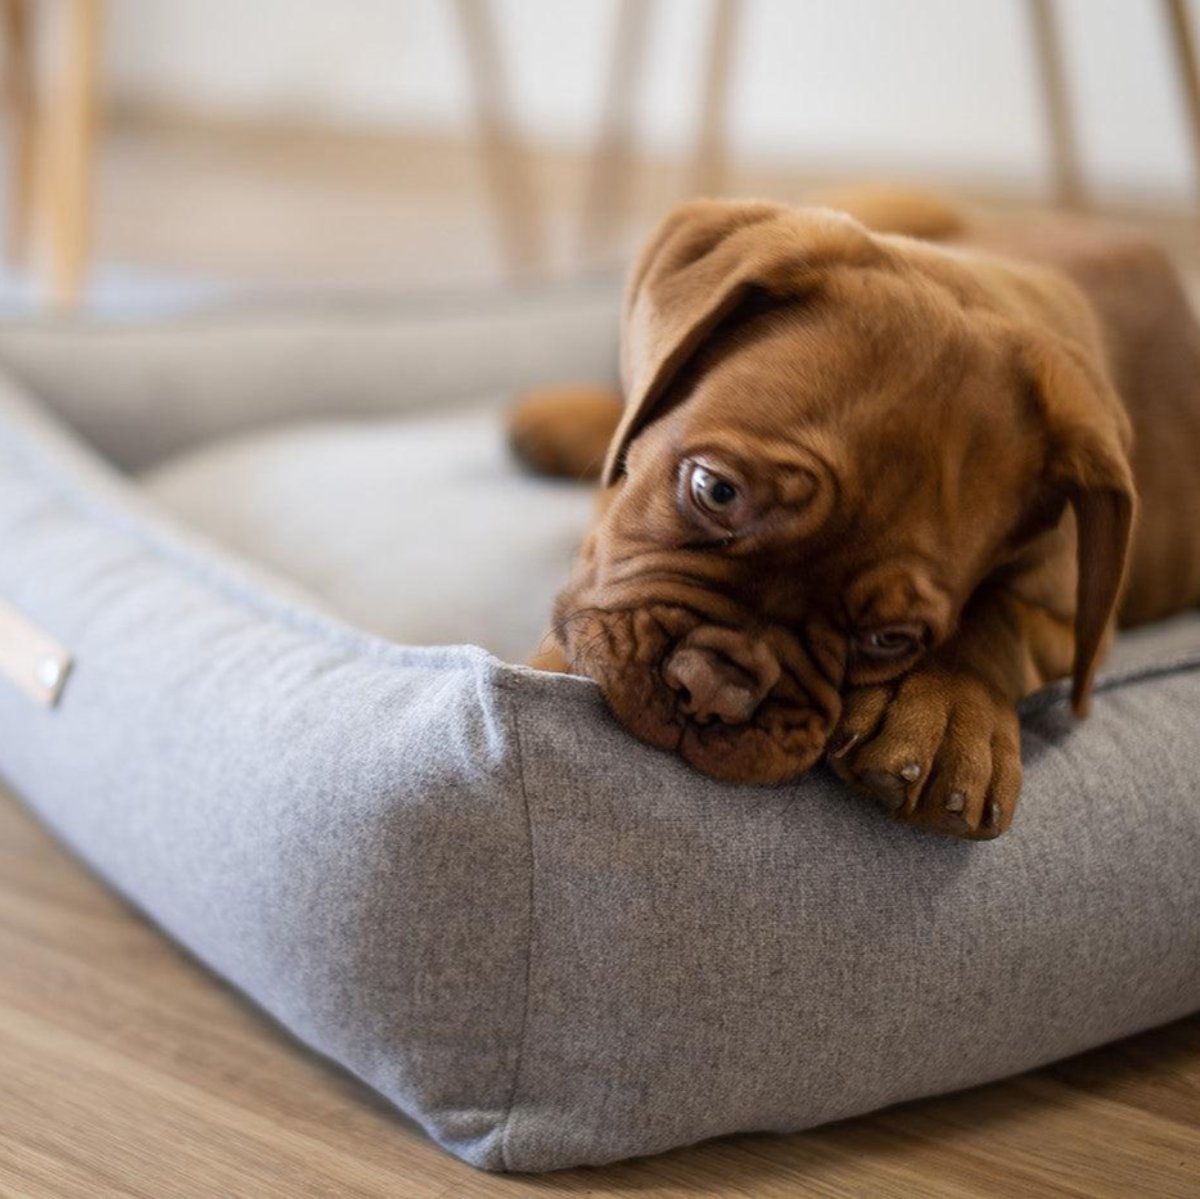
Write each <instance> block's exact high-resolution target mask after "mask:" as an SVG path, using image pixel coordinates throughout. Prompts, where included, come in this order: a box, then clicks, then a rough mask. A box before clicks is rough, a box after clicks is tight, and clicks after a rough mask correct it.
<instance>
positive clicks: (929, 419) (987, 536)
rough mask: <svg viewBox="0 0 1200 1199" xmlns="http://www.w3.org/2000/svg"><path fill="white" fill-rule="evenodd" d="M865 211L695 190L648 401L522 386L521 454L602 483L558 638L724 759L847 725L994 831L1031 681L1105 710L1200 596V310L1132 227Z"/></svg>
mask: <svg viewBox="0 0 1200 1199" xmlns="http://www.w3.org/2000/svg"><path fill="white" fill-rule="evenodd" d="M858 208H859V212H860V215H861V216H862V217H863V220H862V221H860V220H856V219H854V217H852V216H850V215H847V214H845V213H842V212H838V211H834V210H831V209H792V208H785V207H782V206H779V205H774V204H766V203H724V202H716V201H697V202H693V203H689V204H685V205H683V206H682V207H680V208H678V209H676V210H675V211H674V212H672V213H671V214H670V215H669V216H668V217H667V219H666V220H665V221H664V222H663V224H662V225H661V226H660V228H659V229H658V231H657V232H656V233H655V234H654V236H653V238H652V239H651V241H650V243H649V244H648V245H647V247H646V248H645V250H644V251H643V253H642V255H641V257H640V259H639V261H638V263H637V264H636V267H635V269H634V272H633V275H632V278H631V281H630V285H629V290H628V296H627V302H626V307H625V312H624V325H623V330H622V336H623V344H622V374H623V382H624V391H625V396H624V401H623V402H622V401H621V400H619V399H617V398H616V397H605V396H603V395H595V394H592V395H579V394H565V393H564V394H562V395H556V394H550V395H546V394H543V395H541V396H537V397H531V398H530V399H529V400H528V401H526V402H525V403H524V404H523V405H522V406H520V407H519V408H518V410H517V411H516V413H515V415H514V420H513V426H512V436H513V442H514V445H515V446H516V447H517V450H518V452H519V453H520V454H521V455H522V456H523V457H524V458H525V459H526V461H528V462H529V463H530V464H531V465H532V466H533V467H534V468H535V469H546V470H552V471H557V472H559V473H584V472H586V471H587V470H588V468H589V465H590V466H591V468H592V471H591V473H593V474H595V475H598V476H599V477H600V480H601V482H602V484H603V490H602V493H601V501H600V505H599V511H598V515H597V519H596V522H595V524H594V526H593V528H592V529H591V531H590V533H589V534H588V536H587V539H586V540H585V542H584V544H583V546H582V548H581V550H580V553H579V557H578V560H577V562H576V565H575V567H574V570H573V572H572V574H571V577H570V580H569V581H568V583H567V585H566V586H565V587H564V589H563V591H562V593H561V594H560V596H559V598H558V601H557V603H556V605H555V610H554V614H553V621H552V634H551V644H552V647H553V648H552V649H551V650H550V651H549V652H548V653H544V654H543V655H542V656H541V657H540V658H539V659H538V664H540V665H542V666H547V667H552V668H558V669H566V670H572V671H575V672H578V673H580V674H586V675H589V676H591V677H592V678H594V679H595V680H596V682H597V683H598V684H599V686H600V688H601V690H602V691H603V693H604V696H605V698H606V700H607V701H608V703H609V705H610V706H611V708H612V710H613V712H614V713H615V715H616V716H617V718H618V719H619V720H620V721H621V722H622V723H623V724H624V725H625V726H626V727H627V728H628V729H629V731H630V732H632V733H633V734H634V735H635V736H637V737H639V738H641V739H642V740H643V741H646V742H648V743H649V744H651V745H655V746H658V747H661V748H662V749H665V750H671V751H674V752H677V753H679V754H680V755H681V756H682V757H683V758H684V759H686V761H688V762H689V763H691V764H692V765H693V766H695V767H696V768H698V769H700V770H702V771H704V772H705V773H707V774H710V775H713V776H714V777H716V778H720V779H727V780H730V781H732V782H740V783H778V782H783V781H786V780H789V779H794V778H796V777H797V776H799V775H801V774H803V773H804V772H805V771H806V770H808V769H809V768H810V767H812V766H813V765H814V764H815V763H817V762H818V761H819V760H820V759H821V758H822V757H823V756H824V757H826V758H828V760H829V761H830V762H831V764H832V765H833V767H834V769H835V770H837V772H838V773H839V774H840V775H841V776H842V777H843V778H845V779H846V780H848V781H849V782H851V783H853V784H855V785H856V786H858V787H860V788H863V789H865V790H867V791H869V792H870V793H871V794H872V795H874V796H875V797H877V798H878V799H879V800H880V801H881V802H882V803H883V804H884V805H885V807H886V808H888V809H889V810H890V811H891V812H892V813H893V814H894V815H895V816H897V817H898V818H900V819H903V820H906V821H910V822H912V823H915V824H920V825H923V826H926V827H929V828H932V829H937V830H940V831H943V832H948V833H953V834H958V835H961V836H967V837H994V836H996V835H997V834H998V833H1001V832H1003V831H1004V830H1005V829H1006V828H1007V827H1008V826H1009V824H1010V822H1011V821H1012V818H1013V812H1014V809H1015V807H1016V803H1017V797H1018V794H1019V792H1020V788H1021V760H1020V742H1019V730H1018V723H1017V714H1016V704H1017V702H1018V701H1019V700H1020V699H1021V698H1022V697H1023V696H1025V695H1028V694H1029V693H1030V692H1032V691H1034V690H1036V689H1037V688H1039V687H1042V686H1044V685H1045V684H1046V683H1048V682H1050V681H1052V680H1054V679H1057V678H1060V677H1062V676H1065V675H1070V676H1071V678H1072V680H1073V698H1074V705H1075V708H1076V710H1077V711H1078V712H1079V713H1080V714H1083V713H1084V711H1085V710H1086V707H1087V704H1088V700H1089V695H1090V691H1091V687H1092V679H1093V675H1094V672H1095V669H1096V665H1097V662H1098V661H1099V659H1100V657H1101V656H1102V655H1103V653H1104V651H1105V648H1106V645H1107V643H1108V641H1109V640H1110V638H1111V635H1112V631H1113V627H1114V625H1115V623H1116V621H1117V619H1118V618H1119V619H1120V620H1121V621H1122V622H1123V623H1139V622H1144V621H1148V620H1154V619H1157V618H1159V617H1162V616H1165V615H1167V614H1168V613H1170V612H1172V611H1176V610H1179V609H1182V608H1185V607H1188V606H1191V605H1195V604H1196V603H1197V602H1200V328H1198V327H1197V324H1196V322H1195V321H1194V319H1193V317H1192V314H1191V312H1190V310H1189V308H1188V305H1187V302H1186V300H1185V298H1184V296H1183V294H1182V291H1181V289H1180V287H1179V285H1178V283H1177V281H1176V279H1175V277H1174V275H1173V274H1172V272H1171V270H1170V268H1169V266H1168V265H1167V263H1166V261H1165V259H1164V258H1163V256H1162V255H1161V254H1160V253H1159V252H1158V251H1157V250H1156V249H1155V248H1154V247H1152V246H1150V245H1147V244H1145V243H1143V242H1141V241H1140V240H1138V239H1136V238H1134V237H1132V236H1129V235H1126V234H1122V233H1119V232H1116V231H1114V230H1112V229H1111V228H1108V227H1102V226H1098V225H1095V224H1090V223H1084V222H1081V221H1078V220H1068V219H1064V218H1045V219H1027V220H1025V221H1022V222H1020V223H1017V222H1013V221H1008V222H1005V223H1003V224H1001V223H983V222H978V223H974V224H972V223H969V222H966V221H964V220H960V219H959V218H958V217H957V216H955V215H954V214H953V213H952V212H950V211H949V210H948V209H946V208H945V207H944V206H942V205H940V204H937V203H935V202H932V201H928V202H919V201H917V200H915V199H914V198H913V197H905V198H902V199H900V198H897V199H896V200H895V202H889V199H888V197H886V196H881V195H873V196H866V197H863V198H862V199H861V201H860V203H859V205H858ZM864 222H865V223H864ZM868 225H869V226H870V227H868ZM907 231H911V232H914V233H920V234H922V235H923V236H924V237H926V238H927V239H928V240H917V239H915V238H913V237H910V236H907V235H906V232H907Z"/></svg>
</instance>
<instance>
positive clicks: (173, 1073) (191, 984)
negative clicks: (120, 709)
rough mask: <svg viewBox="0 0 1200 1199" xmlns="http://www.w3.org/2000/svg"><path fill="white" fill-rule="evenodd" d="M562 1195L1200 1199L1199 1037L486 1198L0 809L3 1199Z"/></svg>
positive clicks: (485, 1181)
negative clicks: (832, 1122) (824, 1125)
mask: <svg viewBox="0 0 1200 1199" xmlns="http://www.w3.org/2000/svg"><path fill="white" fill-rule="evenodd" d="M1014 1035H1019V1030H1014ZM558 1194H563V1195H589V1196H592V1197H593V1199H603V1197H608V1196H612V1197H616V1196H629V1195H632V1194H636V1195H638V1196H647V1197H652V1196H663V1197H666V1196H678V1197H680V1199H684V1197H686V1199H698V1197H708V1196H713V1197H718V1196H754V1197H757V1199H772V1197H775V1196H808V1195H823V1196H843V1195H845V1196H851V1195H854V1196H872V1197H875V1196H922V1197H932V1196H971V1195H987V1196H1003V1197H1005V1199H1012V1197H1013V1196H1041V1195H1044V1196H1060V1195H1075V1196H1088V1197H1090V1199H1095V1197H1100V1196H1113V1197H1114V1199H1116V1197H1119V1199H1132V1197H1135V1196H1136V1197H1137V1199H1146V1197H1150V1196H1179V1197H1181V1199H1183V1197H1185V1196H1187V1197H1192V1199H1194V1197H1195V1196H1197V1195H1200V1016H1197V1017H1193V1018H1191V1019H1188V1020H1184V1021H1181V1022H1179V1023H1177V1024H1174V1025H1171V1026H1169V1027H1167V1028H1163V1029H1159V1030H1157V1031H1155V1032H1151V1033H1146V1034H1144V1035H1142V1036H1139V1037H1135V1038H1133V1039H1132V1040H1129V1041H1125V1042H1123V1043H1121V1044H1119V1045H1115V1046H1111V1047H1109V1048H1107V1049H1102V1050H1097V1051H1095V1052H1093V1053H1089V1054H1086V1055H1084V1056H1082V1057H1078V1058H1074V1059H1072V1060H1070V1061H1067V1062H1064V1063H1062V1064H1060V1065H1058V1066H1053V1067H1050V1068H1048V1069H1045V1070H1040V1071H1038V1072H1037V1073H1035V1074H1030V1075H1026V1076H1024V1077H1021V1078H1016V1079H1013V1080H1011V1081H1008V1082H1003V1083H998V1084H994V1085H992V1086H988V1087H983V1088H980V1089H978V1090H975V1091H971V1092H967V1093H965V1094H959V1095H952V1096H949V1097H947V1098H943V1099H936V1100H927V1101H924V1102H921V1103H913V1104H908V1105H906V1106H904V1107H900V1108H894V1109H891V1110H889V1111H885V1112H881V1113H878V1114H876V1115H873V1116H868V1117H864V1118H861V1119H857V1120H851V1121H847V1122H845V1123H842V1124H837V1125H833V1126H831V1127H829V1128H824V1129H820V1130H817V1131H814V1132H809V1133H803V1134H797V1135H794V1136H787V1137H772V1136H746V1137H736V1138H729V1139H726V1140H722V1141H713V1142H709V1143H707V1144H705V1145H701V1146H697V1147H694V1148H691V1149H682V1150H678V1151H676V1152H674V1153H669V1154H665V1155H663V1156H661V1157H656V1158H647V1159H643V1160H641V1161H636V1162H629V1163H625V1164H622V1165H619V1166H614V1167H609V1168H606V1169H601V1170H573V1171H568V1172H564V1173H560V1174H554V1175H543V1176H540V1177H499V1176H489V1175H484V1174H479V1173H477V1172H475V1171H473V1170H472V1169H470V1168H469V1167H467V1166H464V1165H461V1164H459V1163H458V1162H456V1161H455V1160H454V1159H453V1158H451V1157H449V1156H448V1155H447V1154H445V1153H444V1152H442V1150H440V1149H438V1148H437V1147H436V1146H434V1145H433V1144H432V1143H431V1142H429V1141H428V1140H426V1139H425V1138H424V1136H423V1135H422V1134H421V1133H420V1132H419V1131H417V1130H416V1129H415V1128H414V1126H412V1125H411V1124H409V1123H408V1122H407V1121H405V1120H404V1119H403V1118H401V1117H399V1116H397V1115H396V1114H395V1113H394V1112H393V1111H392V1110H391V1109H389V1108H388V1107H387V1106H386V1105H385V1104H384V1103H383V1102H382V1101H381V1100H380V1099H378V1098H377V1097H375V1096H374V1095H373V1094H372V1093H371V1092H370V1091H368V1090H367V1089H366V1087H364V1086H362V1085H361V1084H359V1083H357V1082H356V1081H354V1080H353V1079H350V1078H348V1077H347V1076H346V1075H345V1074H343V1073H342V1072H340V1071H339V1070H337V1069H335V1068H334V1067H332V1066H330V1065H328V1064H327V1063H325V1062H324V1061H322V1060H320V1059H318V1058H316V1057H315V1056H314V1055H313V1054H311V1053H309V1052H307V1051H306V1050H304V1049H303V1048H301V1047H300V1046H298V1045H297V1044H295V1043H294V1042H293V1041H292V1040H291V1039H290V1038H289V1037H287V1036H286V1035H285V1034H284V1033H282V1032H280V1030H279V1029H278V1028H277V1027H276V1026H275V1025H274V1024H272V1023H271V1022H270V1021H269V1020H267V1019H266V1018H265V1017H263V1016H261V1015H260V1014H259V1013H258V1012H257V1010H256V1009H254V1008H252V1007H251V1006H250V1005H249V1004H248V1003H246V1002H244V1001H243V1000H242V999H240V998H239V997H238V996H237V995H236V994H235V993H234V992H232V991H231V990H230V989H229V988H227V987H226V986H224V985H223V984H222V983H221V982H219V981H218V980H217V979H215V978H213V977H212V976H211V975H210V974H208V973H207V972H206V971H205V970H203V969H202V968H201V967H199V966H198V965H196V963H195V962H193V961H192V960H191V959H190V958H188V957H186V956H185V955H184V954H182V953H180V952H179V951H178V950H176V949H175V948H173V947H172V946H171V944H170V943H169V942H168V941H167V940H166V939H165V938H164V937H163V936H162V935H161V934H159V933H158V932H156V931H155V930H154V929H153V928H151V927H150V926H149V925H148V924H147V923H146V922H145V921H143V920H142V919H141V918H140V917H139V916H138V915H136V914H135V913H134V912H132V911H131V910H130V909H129V908H128V907H126V906H125V905H123V904H122V903H121V902H120V901H119V900H118V899H116V898H115V897H114V896H113V895H112V894H111V893H110V892H109V891H108V890H106V889H105V888H104V887H103V886H102V885H101V884H100V883H98V882H97V881H96V879H94V878H93V877H91V876H90V875H89V874H88V873H87V872H86V871H85V870H84V869H83V868H82V867H81V866H80V865H79V864H78V863H77V862H76V861H74V860H73V859H71V858H70V857H69V856H68V855H67V854H66V853H65V852H64V851H63V850H62V849H61V848H59V847H58V846H57V845H56V844H55V843H54V842H53V841H52V840H51V839H50V837H49V836H48V835H47V834H46V833H45V832H44V831H43V830H42V829H41V828H40V827H39V826H37V825H36V824H35V823H34V821H33V820H32V819H31V817H30V816H29V815H28V814H27V813H26V812H25V811H24V810H23V809H22V808H21V807H20V806H19V805H18V804H17V802H16V801H15V800H13V799H12V798H11V797H9V796H8V795H5V794H2V793H0V1195H3V1196H5V1197H6V1199H7V1197H12V1199H17V1197H20V1199H38V1197H43V1196H45V1197H51V1196H53V1197H54V1199H60V1197H62V1196H72V1197H78V1199H99V1197H101V1196H107V1195H131V1196H144V1197H145V1199H173V1197H176V1196H188V1197H191V1196H195V1197H197V1199H201V1197H203V1199H208V1197H210V1196H238V1197H249V1199H257V1197H259V1196H263V1197H266V1196H281V1197H284V1196H286V1197H288V1199H300V1197H302V1196H339V1197H342V1196H346V1197H350V1196H389V1197H390V1199H452V1197H453V1199H503V1197H509V1196H537V1195H543V1196H544V1195H558Z"/></svg>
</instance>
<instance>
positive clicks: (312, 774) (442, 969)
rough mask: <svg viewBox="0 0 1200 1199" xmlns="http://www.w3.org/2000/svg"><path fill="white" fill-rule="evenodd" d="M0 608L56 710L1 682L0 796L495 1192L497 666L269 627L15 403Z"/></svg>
mask: <svg viewBox="0 0 1200 1199" xmlns="http://www.w3.org/2000/svg"><path fill="white" fill-rule="evenodd" d="M0 600H2V601H3V603H4V604H5V605H6V606H7V607H9V608H10V609H15V610H16V611H18V612H20V613H21V615H22V616H23V618H25V619H26V620H28V621H30V622H31V623H32V624H34V625H35V626H36V627H37V628H38V629H40V630H42V632H43V633H45V634H46V635H47V636H49V637H50V638H51V639H52V640H53V641H54V642H56V643H58V644H59V645H61V646H63V647H65V648H66V649H67V650H68V651H69V652H70V653H71V654H72V656H73V659H74V661H73V666H72V670H71V673H70V674H69V676H68V677H67V681H66V684H65V687H64V689H63V692H62V695H61V699H60V701H59V702H58V704H57V706H55V707H48V706H44V705H42V704H39V703H38V702H36V701H35V699H34V698H32V697H31V696H30V695H29V694H27V693H26V692H25V691H23V690H22V689H21V688H19V687H17V686H14V685H13V681H12V680H11V679H10V678H5V677H0V778H3V779H5V780H6V781H7V782H8V783H9V784H11V785H12V787H13V788H14V789H15V790H16V791H17V792H18V793H19V794H20V795H21V796H22V797H23V798H25V799H26V800H27V801H28V802H29V803H30V805H31V806H32V807H33V808H34V810H35V811H37V812H38V813H39V814H40V815H41V817H42V818H43V819H44V820H45V822H46V823H47V824H48V825H50V826H51V827H52V828H53V829H54V830H55V831H56V832H57V833H58V834H59V835H60V836H61V837H62V838H63V840H65V841H66V842H67V843H68V844H69V845H71V846H72V847H73V848H74V849H75V850H76V851H77V852H78V853H79V854H80V856H81V857H83V858H84V859H85V860H86V861H88V862H89V863H90V864H91V865H92V866H93V867H94V868H95V869H96V870H97V871H98V872H99V873H101V874H102V875H103V876H104V877H105V878H106V879H108V880H109V881H110V882H111V883H112V884H113V885H114V886H116V887H117V889H118V890H120V891H121V892H123V893H124V894H125V895H126V896H127V897H128V898H129V899H130V900H132V902H133V903H135V904H136V905H137V906H138V907H140V908H141V909H143V910H144V911H145V912H146V913H147V914H148V915H150V916H151V917H152V918H153V919H154V920H155V921H156V922H157V923H158V924H160V925H161V926H162V927H163V928H164V929H165V930H166V931H167V932H169V933H170V934H171V935H172V936H174V937H176V938H177V939H178V940H179V941H180V942H182V943H183V944H184V945H185V946H187V947H188V948H189V949H191V950H192V951H193V952H194V953H195V954H196V955H197V956H198V957H200V958H201V959H202V960H203V961H205V962H206V963H207V964H209V965H210V966H211V967H212V968H213V969H215V970H216V971H218V972H219V973H221V974H223V975H224V976H225V977H227V978H228V979H230V980H232V981H233V982H234V983H236V984H237V985H238V986H239V987H240V988H242V989H243V990H244V991H245V992H246V993H247V994H249V995H250V996H251V997H252V998H253V999H254V1000H256V1001H257V1002H258V1003H259V1004H261V1005H262V1006H263V1007H264V1008H265V1009H266V1010H267V1011H268V1012H270V1013H271V1014H272V1015H273V1016H275V1017H276V1018H277V1019H278V1020H280V1021H281V1022H282V1023H283V1024H284V1025H286V1026H287V1027H288V1028H289V1029H290V1030H291V1031H292V1032H294V1033H295V1034H297V1035H298V1036H299V1037H300V1038H301V1039H302V1040H304V1041H305V1042H307V1043H308V1044H309V1045H311V1046H312V1047H314V1048H315V1049H317V1050H319V1051H320V1052H322V1053H324V1054H327V1055H329V1056H330V1057H332V1058H334V1059H335V1060H337V1061H338V1062H340V1063H342V1064H343V1065H345V1066H346V1067H348V1068H349V1069H351V1070H352V1071H354V1072H356V1073H357V1074H359V1075H360V1076H361V1077H363V1078H364V1079H366V1080H367V1081H368V1082H370V1083H371V1084H372V1085H373V1086H375V1087H376V1088H378V1089H379V1090H380V1091H382V1092H383V1093H384V1094H385V1095H387V1096H388V1097H389V1098H391V1099H392V1100H393V1101H394V1102H395V1103H396V1104H397V1105H398V1106H400V1107H401V1108H402V1109H403V1110H405V1111H406V1112H407V1113H408V1114H410V1115H411V1116H412V1117H414V1118H415V1119H417V1120H418V1121H419V1122H420V1123H421V1124H422V1125H423V1126H424V1127H425V1128H426V1129H427V1130H428V1131H429V1132H430V1133H431V1134H432V1135H433V1136H434V1137H435V1138H437V1139H438V1140H439V1141H441V1142H442V1143H443V1144H444V1145H446V1146H447V1147H448V1148H450V1149H451V1150H452V1151H453V1152H455V1153H457V1154H459V1155H460V1156H462V1157H464V1158H466V1159H467V1160H469V1161H471V1162H473V1163H475V1164H477V1165H481V1166H485V1167H493V1168H496V1167H499V1166H500V1165H501V1164H502V1161H501V1157H500V1150H499V1136H500V1132H501V1129H502V1125H503V1122H504V1119H505V1116H506V1114H507V1110H508V1102H509V1098H510V1094H511V1087H512V1078H513V1074H514V1070H515V1068H516V1054H517V1050H518V1045H519V1035H520V1029H521V1022H522V1019H523V1015H524V1001H525V992H524V987H525V981H526V959H527V949H528V911H529V861H528V828H527V819H526V813H525V809H524V799H523V795H522V790H521V786H520V780H519V776H518V765H519V759H518V755H517V749H516V745H515V739H514V734H513V718H512V714H511V710H510V709H511V703H510V700H509V698H508V695H507V692H506V691H505V689H504V687H503V686H502V685H496V684H494V680H493V675H494V672H495V669H496V666H497V665H498V664H495V663H494V662H492V661H491V660H490V659H489V658H488V657H487V656H486V655H485V654H483V652H482V651H474V650H470V649H462V650H405V649H402V648H400V647H396V646H390V645H387V644H385V643H382V642H377V641H375V640H373V639H370V638H367V637H363V636H360V635H359V634H357V633H356V632H354V631H353V630H349V629H345V628H342V627H341V626H338V625H335V624H333V623H332V622H326V621H325V620H324V619H323V618H321V617H319V616H316V615H313V614H308V613H305V612H303V611H301V610H299V609H295V608H290V607H288V606H287V605H286V604H284V603H283V602H280V601H278V600H277V599H275V598H274V597H273V596H272V595H271V594H270V591H269V589H268V588H267V586H266V584H265V581H264V580H259V579H250V578H249V577H240V576H239V573H238V567H237V566H236V565H234V564H232V563H229V562H227V561H225V560H223V559H222V558H221V556H220V555H219V554H217V553H215V552H210V551H208V550H206V549H201V548H198V547H196V546H193V545H190V544H189V543H188V542H187V541H186V540H182V539H178V538H176V537H175V536H174V534H173V533H172V531H171V530H170V529H169V528H167V527H165V526H161V525H159V524H158V523H157V522H156V521H155V519H154V517H153V515H152V514H148V513H146V512H143V511H141V510H140V509H139V508H138V505H137V503H136V500H135V499H134V498H133V497H132V495H129V494H126V492H125V490H124V486H123V484H122V483H121V481H120V480H119V479H116V478H114V477H111V476H110V475H109V474H108V472H107V471H106V469H105V468H104V467H103V466H102V465H101V464H100V463H98V462H93V461H91V460H90V458H89V456H88V455H87V453H86V452H84V451H82V450H81V449H80V448H79V447H77V446H74V445H72V444H71V442H70V439H69V438H66V437H64V436H61V435H60V434H59V432H57V431H56V430H55V429H54V427H53V426H52V423H51V422H48V421H45V420H43V419H42V418H41V417H40V415H39V414H38V413H36V412H35V411H34V410H33V409H32V407H31V406H28V405H26V404H24V403H23V402H22V401H21V399H20V397H19V396H17V395H15V394H13V391H12V389H11V388H8V389H5V390H4V391H3V392H2V393H0Z"/></svg>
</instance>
